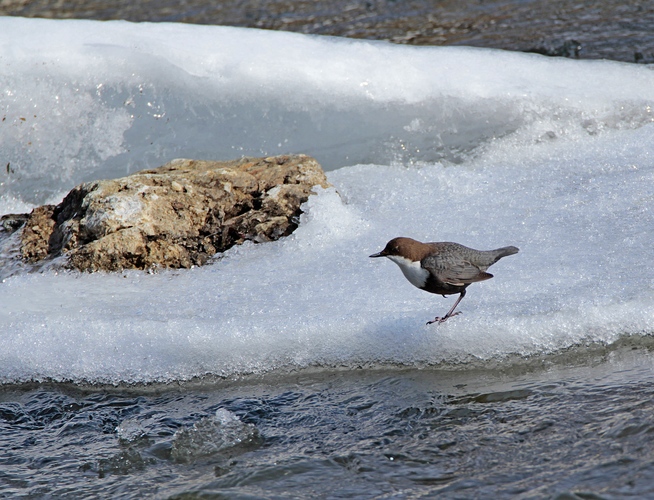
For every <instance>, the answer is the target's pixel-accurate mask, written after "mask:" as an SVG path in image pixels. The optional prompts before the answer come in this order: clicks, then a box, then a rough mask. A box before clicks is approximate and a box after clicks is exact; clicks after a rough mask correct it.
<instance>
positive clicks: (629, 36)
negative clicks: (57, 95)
mask: <svg viewBox="0 0 654 500" xmlns="http://www.w3.org/2000/svg"><path fill="white" fill-rule="evenodd" d="M0 15H11V16H25V17H47V18H55V19H63V18H77V19H98V20H108V19H126V20H129V21H154V22H160V21H167V22H183V23H196V24H222V25H229V26H245V27H252V28H264V29H274V30H287V31H297V32H300V33H314V34H320V35H337V36H347V37H354V38H367V39H374V40H390V41H393V42H396V43H407V44H415V45H471V46H476V47H492V48H499V49H507V50H520V51H529V52H538V53H542V54H547V55H558V56H565V57H578V58H587V59H602V58H604V59H613V60H617V61H625V62H641V63H653V62H654V2H651V1H629V0H627V1H621V0H585V1H583V2H581V1H577V0H548V1H544V0H440V1H439V0H331V1H327V2H322V1H321V2H314V1H312V0H302V1H289V0H234V1H216V2H208V1H206V0H184V1H177V0H144V1H138V2H134V1H131V0H114V1H104V0H76V1H75V0H73V1H57V2H52V1H50V0H2V1H0Z"/></svg>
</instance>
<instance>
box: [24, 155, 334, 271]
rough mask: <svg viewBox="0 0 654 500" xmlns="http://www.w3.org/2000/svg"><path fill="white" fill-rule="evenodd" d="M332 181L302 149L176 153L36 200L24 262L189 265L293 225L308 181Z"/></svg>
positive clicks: (98, 266) (96, 266) (90, 266)
mask: <svg viewBox="0 0 654 500" xmlns="http://www.w3.org/2000/svg"><path fill="white" fill-rule="evenodd" d="M316 185H320V186H323V187H328V186H329V184H328V182H327V179H326V177H325V174H324V172H323V171H322V169H321V167H320V165H319V164H318V162H316V160H314V159H313V158H310V157H308V156H305V155H292V156H276V157H270V158H243V159H240V160H235V161H229V162H217V161H198V160H174V161H172V162H170V163H168V164H167V165H164V166H162V167H159V168H156V169H151V170H143V171H141V172H137V173H135V174H133V175H129V176H127V177H123V178H120V179H113V180H104V181H95V182H88V183H84V184H81V185H79V186H77V187H75V188H74V189H73V190H71V191H70V193H68V195H67V196H66V197H65V198H64V200H63V201H62V202H61V203H60V204H59V205H57V206H56V207H55V206H52V205H45V206H42V207H38V208H36V209H34V210H33V211H32V213H31V214H30V215H29V217H28V219H27V221H26V223H25V226H24V227H23V231H22V234H21V240H22V246H21V253H22V256H23V259H24V260H26V261H29V262H37V261H40V260H42V259H44V258H49V257H57V256H59V255H62V254H63V255H66V256H67V257H68V263H69V265H70V266H72V267H74V268H77V269H80V270H85V271H99V270H106V271H116V270H121V269H129V268H132V269H145V268H149V267H152V266H162V267H175V268H178V267H191V266H192V265H201V264H204V263H205V262H206V261H207V260H208V259H209V258H210V257H211V256H212V255H214V254H215V253H216V252H222V251H224V250H226V249H228V248H230V247H231V246H233V245H235V244H240V243H242V242H244V241H245V240H253V241H255V242H264V241H271V240H276V239H278V238H280V237H282V236H286V235H288V234H290V233H291V232H293V230H295V228H296V227H297V218H298V216H299V214H300V213H301V210H300V205H301V204H302V203H304V202H305V201H306V200H307V199H308V197H309V195H310V194H312V188H313V187H314V186H316Z"/></svg>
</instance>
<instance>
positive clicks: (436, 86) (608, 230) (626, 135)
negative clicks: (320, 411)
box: [0, 19, 654, 383]
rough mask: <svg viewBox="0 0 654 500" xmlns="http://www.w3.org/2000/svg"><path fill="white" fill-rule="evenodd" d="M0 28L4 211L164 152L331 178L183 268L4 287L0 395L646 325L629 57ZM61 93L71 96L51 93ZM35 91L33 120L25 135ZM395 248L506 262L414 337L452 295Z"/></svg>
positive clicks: (83, 28)
mask: <svg viewBox="0 0 654 500" xmlns="http://www.w3.org/2000/svg"><path fill="white" fill-rule="evenodd" d="M0 28H1V29H0V33H2V34H0V55H1V56H2V57H0V64H2V65H4V67H5V69H6V68H9V67H11V68H13V71H12V72H11V75H10V76H7V75H8V73H7V72H6V71H4V70H3V72H2V73H0V74H2V75H3V76H2V77H0V78H2V79H3V88H5V89H7V90H5V93H4V94H3V95H2V97H1V100H0V105H1V106H2V108H0V109H1V111H0V113H4V114H5V116H7V119H6V120H5V121H4V122H3V123H2V124H1V125H0V127H1V129H0V130H2V131H3V133H2V134H0V150H1V151H3V153H5V152H8V153H5V154H7V155H8V158H9V157H11V158H12V159H11V161H10V163H11V165H17V166H18V167H20V168H18V169H17V170H16V171H14V172H13V173H11V172H9V171H7V173H6V174H5V175H4V181H3V182H4V184H3V185H2V188H3V189H4V190H5V191H4V192H3V193H4V194H3V195H2V198H1V199H0V208H1V209H2V211H3V213H4V212H10V211H15V210H25V209H27V208H30V207H31V206H33V205H34V204H35V203H40V202H41V201H40V200H42V199H47V198H48V197H49V198H50V199H52V198H53V197H55V196H57V195H58V196H61V193H62V192H63V191H64V188H66V186H71V187H72V185H74V184H76V183H79V182H81V181H83V180H88V179H89V178H99V177H112V176H115V175H123V174H124V173H126V172H127V171H131V170H133V169H134V168H136V167H138V166H139V165H143V164H145V163H147V164H148V166H157V165H158V164H162V163H164V162H165V161H167V160H169V159H172V157H173V156H172V155H176V153H180V154H179V155H177V156H187V157H196V158H197V157H213V158H217V159H225V158H229V157H233V156H238V155H237V154H236V155H235V154H232V155H228V154H227V153H226V152H227V151H228V150H229V151H231V152H237V151H240V149H239V148H241V147H242V150H243V151H246V150H247V151H250V152H251V151H254V150H257V151H258V150H261V151H264V150H265V152H266V153H275V152H284V151H291V152H309V153H312V151H310V150H305V149H303V148H301V146H302V145H303V144H306V145H310V146H311V147H314V148H315V150H314V151H317V152H318V153H320V154H322V155H324V157H325V158H327V160H326V162H327V163H329V162H332V166H340V167H341V168H338V169H335V170H332V171H330V172H328V178H329V180H330V181H331V182H332V183H333V184H334V186H335V188H330V189H327V190H319V192H318V194H317V195H316V196H313V197H311V198H310V200H309V201H308V202H307V204H306V205H305V207H304V210H305V213H304V214H303V216H302V221H301V224H300V227H299V228H298V229H297V231H296V232H295V233H293V234H292V235H291V236H290V237H288V238H286V239H284V240H281V241H278V242H274V243H267V244H261V245H255V244H245V245H243V246H241V247H238V248H233V249H231V250H230V251H228V252H227V253H226V254H225V256H224V257H223V258H222V259H219V260H217V261H215V262H214V263H212V264H210V265H208V266H205V267H203V268H196V269H191V270H178V271H162V272H159V273H158V274H154V275H150V274H146V273H141V272H133V271H132V272H125V273H118V274H102V273H99V274H79V273H73V272H70V273H68V272H63V273H62V272H59V273H55V272H54V271H47V272H44V273H40V274H18V275H15V276H13V277H11V278H8V279H6V280H5V281H4V282H3V283H2V284H1V285H0V302H1V303H2V304H3V307H2V309H1V310H0V331H2V332H3V334H2V335H1V336H0V381H2V382H15V381H25V380H43V379H54V380H73V381H91V382H108V383H122V382H128V383H147V382H153V381H172V380H186V379H190V378H193V377H199V376H203V375H205V374H212V375H224V376H233V375H240V374H246V373H259V372H268V371H273V370H288V369H293V368H302V367H307V366H316V365H326V366H345V367H357V366H361V365H374V364H380V363H381V364H401V365H410V366H422V365H425V364H428V365H441V364H442V365H444V366H454V365H457V364H461V363H468V362H470V361H473V360H478V361H481V362H502V360H505V359H507V358H509V357H511V356H514V355H517V356H522V357H528V356H533V355H542V354H548V353H554V352H557V351H560V350H562V349H566V348H569V347H571V346H575V345H579V344H588V343H612V342H615V341H616V340H617V339H619V338H621V337H623V336H625V335H632V336H641V335H650V334H651V333H652V331H653V330H654V271H652V270H651V266H650V265H649V262H651V261H652V260H653V258H654V251H653V250H652V245H651V231H652V227H654V220H653V213H652V210H653V209H654V208H653V207H654V160H653V158H654V146H653V144H654V140H653V138H654V125H653V124H652V123H651V122H652V116H651V106H652V104H653V103H654V73H653V72H652V70H651V69H650V68H649V67H640V66H635V65H625V64H618V63H609V62H584V61H569V60H560V59H548V58H544V57H540V56H534V55H523V54H513V53H506V52H502V51H491V50H479V49H468V48H421V47H397V46H392V45H389V44H383V43H373V42H365V41H351V40H340V39H333V38H320V37H307V36H302V35H297V34H288V33H273V32H261V31H257V30H247V29H237V28H221V27H198V26H187V25H165V24H164V25H150V24H130V23H94V22H79V21H77V22H72V21H71V22H69V21H37V20H23V19H0ZM71 28H74V30H71ZM25 32H27V33H31V34H33V35H34V37H28V36H27V35H26V34H25ZM73 32H74V33H75V36H73V35H72V34H71V33H73ZM46 74H47V76H48V80H47V82H46V84H45V85H42V86H40V85H38V84H37V83H38V81H39V80H38V78H44V75H46ZM34 82H37V83H34ZM98 85H101V86H102V87H101V89H102V90H101V91H99V92H98V91H97V88H98ZM73 87H74V88H75V89H77V90H76V91H75V92H72V91H70V92H72V94H70V95H71V96H74V95H81V94H83V95H84V96H85V97H84V98H79V99H77V98H75V99H73V97H70V100H69V101H68V102H67V103H66V104H57V101H56V99H53V96H54V95H55V94H57V93H58V91H59V89H60V88H62V89H64V90H65V89H66V88H68V89H71V88H73ZM25 88H27V89H28V91H25V90H21V91H23V92H27V93H24V95H22V97H17V96H18V94H19V90H20V89H25ZM139 88H140V89H141V90H140V91H139V90H138V89H139ZM93 89H96V90H93ZM107 89H109V90H107ZM27 94H30V95H29V96H28V95H27ZM62 95H64V94H62ZM30 99H31V100H32V101H30ZM29 102H38V103H39V106H43V107H45V109H46V110H47V111H46V112H44V113H41V112H40V113H39V114H37V118H35V119H34V120H35V121H34V123H32V125H30V126H31V127H32V128H31V129H30V130H31V131H30V132H29V133H24V130H23V131H21V130H22V129H21V128H20V127H22V126H23V125H22V124H21V123H22V122H21V120H20V117H21V116H22V115H24V114H25V112H24V108H25V106H26V105H27V103H29ZM147 103H150V105H148V104H147ZM262 105H263V106H264V108H265V109H263V108H261V106H262ZM58 113H59V114H58ZM229 113H231V114H229ZM82 115H83V118H81V117H82ZM155 115H157V116H158V117H157V116H155ZM0 119H1V118H0ZM25 123H27V120H25ZM271 123H272V124H275V123H276V126H275V127H272V128H271ZM207 124H210V126H208V125H207ZM203 127H207V131H202V130H201V129H202V128H203ZM89 128H90V129H93V130H87V129H89ZM185 128H189V129H190V130H191V132H189V131H188V130H185ZM41 131H43V135H42V136H41ZM276 134H277V135H276ZM99 135H102V136H103V139H102V140H99V139H98V136H99ZM215 137H218V139H215ZM225 137H226V139H224V138H225ZM244 138H246V139H244ZM96 139H97V140H96ZM223 139H224V141H225V143H224V144H223V145H222V146H220V145H219V146H217V147H216V148H215V149H213V150H212V149H211V147H210V146H209V144H215V143H220V141H221V140H223ZM26 141H27V142H30V141H31V142H32V143H38V147H37V148H36V149H38V151H36V152H35V150H32V149H30V148H26V147H25V144H26ZM48 141H50V142H48ZM69 141H70V142H69ZM75 141H81V142H78V143H76V142H75ZM144 141H145V142H144ZM239 141H241V142H239ZM247 141H250V142H249V143H247ZM284 141H286V142H284ZM146 142H147V144H146ZM55 143H56V144H69V146H70V148H69V149H66V148H68V147H69V146H65V147H64V146H62V147H59V146H55V145H54V144H55ZM81 143H85V145H84V147H81V146H78V145H76V144H81ZM150 143H152V144H150ZM246 143H247V144H246ZM278 143H281V144H282V146H280V147H279V148H278V147H277V144H278ZM234 144H240V146H238V147H236V148H235V149H229V148H231V147H232V146H233V145H234ZM270 144H274V146H273V147H270ZM62 148H63V149H62ZM221 148H222V149H221ZM257 148H259V149H257ZM425 148H426V149H425ZM425 150H426V151H427V152H428V154H424V152H425ZM255 152H256V151H255ZM181 153H184V154H181ZM205 153H206V155H209V156H205ZM441 153H442V154H441ZM320 154H316V156H318V159H319V160H321V161H322V162H323V163H325V160H323V159H322V158H321V157H320ZM353 155H355V156H353ZM356 155H358V156H356ZM14 156H15V157H17V158H19V160H16V161H14V160H13V158H14ZM146 157H147V158H146ZM143 158H146V159H145V160H144V159H143ZM365 158H373V159H374V158H376V159H378V160H380V159H384V158H385V161H384V162H382V161H376V162H375V163H370V164H364V163H362V162H361V161H360V160H362V159H365ZM39 159H44V160H43V161H39ZM348 159H349V160H348ZM2 161H3V162H4V159H2ZM8 161H9V160H8ZM150 163H154V164H153V165H150ZM356 163H359V164H356ZM11 165H10V167H11ZM0 166H1V165H0ZM59 167H61V168H59ZM62 179H63V180H62ZM38 193H40V194H38ZM400 235H403V236H410V237H414V238H416V239H419V240H423V241H457V242H459V243H462V244H465V245H468V246H472V247H475V248H480V249H490V248H497V247H500V246H505V245H516V246H518V247H519V248H520V250H521V251H520V253H519V254H517V255H513V256H509V257H506V258H504V259H502V260H501V261H500V262H498V263H497V264H496V265H494V266H493V267H492V268H491V269H490V272H492V273H493V274H494V275H495V278H494V279H492V280H488V281H485V282H483V283H478V284H473V285H471V286H470V288H469V289H468V294H467V296H466V298H465V299H464V300H463V301H462V303H461V304H460V306H459V309H460V310H461V311H462V312H463V314H462V315H459V316H457V317H455V318H453V319H452V320H450V321H448V322H446V323H444V324H442V325H438V326H436V325H431V326H426V325H425V322H426V321H428V320H431V319H433V317H434V316H436V315H442V314H443V313H445V312H446V311H447V310H448V309H449V307H450V306H451V304H452V303H453V301H454V300H455V297H449V298H448V299H443V298H442V297H440V296H437V295H431V294H427V293H425V292H422V291H420V290H418V289H416V288H414V287H413V286H412V285H411V284H410V283H408V282H407V281H406V280H405V278H404V277H403V276H402V274H401V272H400V270H399V269H398V268H397V266H395V264H393V263H392V262H390V261H388V260H386V259H369V258H368V255H370V254H372V253H373V252H376V251H379V250H380V249H381V248H383V246H384V245H385V243H386V241H387V240H389V239H391V238H392V237H395V236H400Z"/></svg>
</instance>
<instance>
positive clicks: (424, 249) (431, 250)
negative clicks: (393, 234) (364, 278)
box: [370, 237, 519, 325]
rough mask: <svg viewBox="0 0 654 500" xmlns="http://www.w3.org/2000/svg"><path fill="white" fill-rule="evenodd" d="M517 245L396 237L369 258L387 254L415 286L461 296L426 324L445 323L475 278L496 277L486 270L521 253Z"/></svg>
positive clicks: (444, 294) (432, 291) (454, 314)
mask: <svg viewBox="0 0 654 500" xmlns="http://www.w3.org/2000/svg"><path fill="white" fill-rule="evenodd" d="M518 251H519V250H518V249H517V248H516V247H504V248H498V249H497V250H485V251H484V250H474V249H472V248H468V247H465V246H463V245H459V244H458V243H449V242H442V243H421V242H419V241H416V240H413V239H411V238H402V237H400V238H393V239H392V240H391V241H389V242H388V243H387V244H386V247H385V248H384V249H383V250H382V251H381V252H379V253H375V254H373V255H371V256H370V257H388V258H389V259H391V260H392V261H393V262H395V263H396V264H397V265H398V266H400V269H401V270H402V273H403V274H404V277H405V278H406V279H408V280H409V281H410V282H411V284H412V285H414V286H417V287H418V288H420V289H421V290H425V291H426V292H430V293H437V294H439V295H442V296H443V297H445V296H446V295H452V294H454V293H458V294H459V298H458V299H457V301H456V302H455V303H454V305H453V306H452V309H450V310H449V311H448V312H447V314H446V315H445V316H443V317H442V318H440V317H436V318H435V319H434V320H433V321H428V322H427V324H428V325H431V324H432V323H436V322H438V323H442V322H443V321H445V320H446V319H447V318H450V317H452V316H456V315H457V314H460V313H458V312H457V313H455V312H454V309H456V306H458V305H459V302H461V299H463V297H465V295H466V288H467V287H468V285H470V284H471V283H475V282H476V281H484V280H487V279H490V278H492V277H493V275H492V274H489V273H487V272H486V269H488V268H489V267H490V266H492V265H493V264H495V263H496V262H497V261H498V260H500V259H501V258H502V257H506V256H507V255H513V254H514V253H518Z"/></svg>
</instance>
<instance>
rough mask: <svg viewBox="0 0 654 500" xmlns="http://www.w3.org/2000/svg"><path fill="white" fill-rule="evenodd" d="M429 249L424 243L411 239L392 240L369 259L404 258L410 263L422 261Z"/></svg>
mask: <svg viewBox="0 0 654 500" xmlns="http://www.w3.org/2000/svg"><path fill="white" fill-rule="evenodd" d="M430 251H431V248H430V247H429V245H427V244H425V243H420V242H419V241H416V240H414V239H412V238H404V237H401V236H400V237H399V238H393V239H392V240H391V241H389V242H388V243H386V246H385V247H384V249H383V250H382V251H381V252H378V253H374V254H372V255H371V256H370V257H373V258H374V257H404V258H405V259H409V260H412V261H414V262H415V261H421V260H422V259H424V258H425V257H426V256H427V255H428V254H429V252H430Z"/></svg>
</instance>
